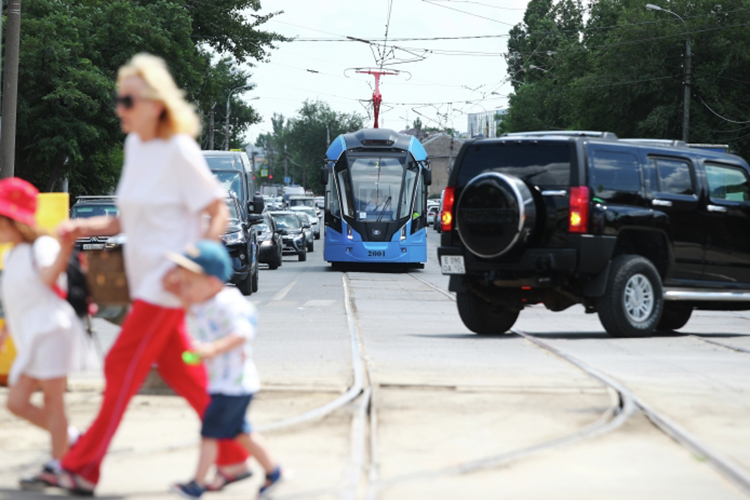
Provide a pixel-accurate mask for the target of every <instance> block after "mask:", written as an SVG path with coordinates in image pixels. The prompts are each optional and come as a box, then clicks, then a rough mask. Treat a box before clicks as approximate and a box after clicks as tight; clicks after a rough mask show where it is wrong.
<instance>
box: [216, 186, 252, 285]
mask: <svg viewBox="0 0 750 500" xmlns="http://www.w3.org/2000/svg"><path fill="white" fill-rule="evenodd" d="M226 203H227V208H228V209H229V221H228V223H227V232H226V233H225V234H224V235H222V237H221V240H222V241H223V242H224V246H225V247H226V248H227V251H228V252H229V256H230V257H231V258H232V267H233V268H234V274H233V275H232V279H231V280H230V281H231V282H232V283H234V284H235V285H237V288H238V289H239V290H240V292H242V295H250V294H252V293H253V292H257V291H258V235H257V233H256V232H255V231H254V230H253V228H252V226H253V224H252V223H251V222H249V221H246V220H243V217H242V209H241V208H240V204H239V200H238V199H237V197H235V196H230V197H229V198H227V199H226ZM253 222H254V221H253ZM259 222H260V221H258V222H256V223H259Z"/></svg>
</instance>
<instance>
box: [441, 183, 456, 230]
mask: <svg viewBox="0 0 750 500" xmlns="http://www.w3.org/2000/svg"><path fill="white" fill-rule="evenodd" d="M454 201H455V191H454V188H453V187H447V188H445V194H444V195H443V212H442V213H441V214H440V226H441V227H440V229H441V230H442V231H443V232H450V231H453V202H454Z"/></svg>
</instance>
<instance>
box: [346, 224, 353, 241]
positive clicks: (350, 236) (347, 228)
mask: <svg viewBox="0 0 750 500" xmlns="http://www.w3.org/2000/svg"><path fill="white" fill-rule="evenodd" d="M346 237H347V238H349V239H350V240H351V239H353V238H354V236H352V226H346Z"/></svg>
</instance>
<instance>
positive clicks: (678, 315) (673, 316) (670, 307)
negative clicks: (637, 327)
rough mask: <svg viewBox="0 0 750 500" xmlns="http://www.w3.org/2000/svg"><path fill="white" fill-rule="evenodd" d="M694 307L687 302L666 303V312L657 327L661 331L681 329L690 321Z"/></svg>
mask: <svg viewBox="0 0 750 500" xmlns="http://www.w3.org/2000/svg"><path fill="white" fill-rule="evenodd" d="M692 314H693V307H692V306H688V305H685V304H664V312H663V313H662V315H661V319H660V320H659V324H658V326H657V327H656V329H657V330H659V331H660V332H670V331H672V330H679V329H680V328H682V327H683V326H685V325H686V324H687V322H688V321H690V316H691V315H692Z"/></svg>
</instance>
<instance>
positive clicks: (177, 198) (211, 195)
mask: <svg viewBox="0 0 750 500" xmlns="http://www.w3.org/2000/svg"><path fill="white" fill-rule="evenodd" d="M225 196H226V193H225V192H224V190H223V189H222V188H221V185H220V184H219V182H218V181H217V180H216V178H215V177H214V176H213V174H212V173H211V171H210V170H209V168H208V165H207V164H206V160H205V159H204V158H203V154H202V153H201V150H200V147H199V146H198V144H197V143H196V142H195V140H194V139H193V138H192V137H190V136H188V135H185V134H176V135H173V136H172V137H171V138H169V139H166V140H163V139H152V140H150V141H145V142H144V141H142V140H141V138H140V137H139V136H138V135H137V134H129V135H128V137H127V139H126V140H125V164H124V165H123V168H122V177H121V178H120V183H119V185H118V186H117V205H118V208H119V209H120V225H121V228H122V231H123V233H125V236H126V237H127V241H126V243H125V272H126V273H127V277H128V286H129V287H130V294H131V297H132V298H133V299H139V300H143V301H145V302H148V303H150V304H154V305H157V306H161V307H175V308H176V307H181V304H180V301H179V300H178V299H177V297H175V296H174V295H172V294H171V293H169V292H167V291H166V290H164V287H163V286H162V278H163V277H164V275H165V274H166V273H167V271H168V270H169V269H170V268H171V267H172V266H173V265H174V264H173V263H171V262H170V261H168V260H167V259H166V257H165V254H166V253H167V252H177V253H183V252H184V251H185V248H186V247H187V246H188V245H189V244H190V243H195V242H196V241H198V240H200V239H201V237H202V236H203V234H204V232H205V224H206V222H205V220H204V218H203V217H202V216H201V214H202V212H203V210H204V209H205V208H206V207H208V205H210V204H211V203H212V202H214V201H215V200H217V199H222V198H223V197H225Z"/></svg>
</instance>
